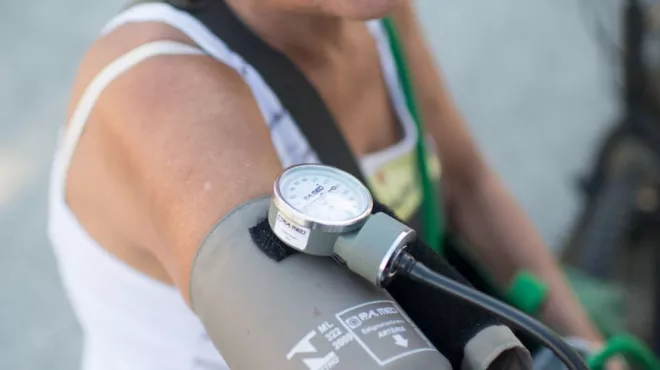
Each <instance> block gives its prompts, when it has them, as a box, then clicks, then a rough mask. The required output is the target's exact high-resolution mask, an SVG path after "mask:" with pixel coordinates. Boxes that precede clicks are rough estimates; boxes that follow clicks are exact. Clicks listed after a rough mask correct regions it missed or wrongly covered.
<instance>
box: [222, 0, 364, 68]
mask: <svg viewBox="0 0 660 370" xmlns="http://www.w3.org/2000/svg"><path fill="white" fill-rule="evenodd" d="M225 1H226V2H227V5H228V6H229V7H230V8H231V9H232V10H233V11H234V12H235V13H236V15H237V16H238V17H239V18H240V19H241V20H242V21H243V22H245V23H246V25H247V26H248V27H249V28H250V29H251V30H252V31H253V32H254V33H255V34H257V35H258V36H259V37H260V38H261V39H262V40H264V41H265V42H266V43H268V44H269V45H270V46H271V47H273V48H275V49H277V50H280V51H281V52H283V53H284V54H286V55H287V56H289V57H290V58H293V59H296V60H299V61H309V62H315V61H316V60H318V59H319V58H323V57H324V56H325V55H327V54H329V53H335V52H337V51H338V50H341V49H343V48H344V47H345V46H346V43H347V42H348V40H350V38H349V31H348V30H349V29H350V28H351V27H350V25H351V23H352V22H350V21H347V20H344V19H341V18H338V17H331V16H324V15H317V14H309V13H302V12H300V13H294V12H291V11H287V10H286V9H281V8H277V7H275V6H272V5H269V4H266V5H264V4H263V3H264V2H263V1H254V0H225ZM353 24H354V22H353Z"/></svg>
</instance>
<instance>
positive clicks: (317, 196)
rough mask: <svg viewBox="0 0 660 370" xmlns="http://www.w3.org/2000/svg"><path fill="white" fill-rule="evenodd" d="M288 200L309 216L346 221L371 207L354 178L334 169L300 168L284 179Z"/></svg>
mask: <svg viewBox="0 0 660 370" xmlns="http://www.w3.org/2000/svg"><path fill="white" fill-rule="evenodd" d="M280 192H281V194H282V197H283V198H284V200H285V201H286V202H287V203H289V205H291V206H292V207H293V208H295V209H296V210H297V211H299V212H301V213H303V214H304V215H306V216H308V217H312V218H315V219H319V220H324V221H344V220H350V219H353V218H355V217H358V216H360V215H361V214H362V213H363V212H364V211H365V210H366V208H367V206H368V202H369V201H368V195H367V194H366V192H365V191H364V190H363V188H362V187H361V186H360V185H359V184H356V183H355V182H354V181H350V180H348V179H344V178H342V176H341V175H338V174H335V173H333V172H330V171H314V170H308V171H300V173H295V172H294V173H291V174H289V175H288V176H284V177H283V178H282V182H281V184H280Z"/></svg>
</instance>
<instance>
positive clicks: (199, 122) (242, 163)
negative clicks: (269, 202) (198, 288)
mask: <svg viewBox="0 0 660 370" xmlns="http://www.w3.org/2000/svg"><path fill="white" fill-rule="evenodd" d="M98 109H100V112H101V113H100V116H101V117H102V122H103V128H104V130H105V133H106V135H105V136H104V140H106V141H107V143H108V147H109V148H112V149H113V150H114V152H115V154H114V157H115V160H116V161H117V163H118V165H117V166H116V167H117V168H119V170H118V172H121V173H118V174H117V175H118V176H122V178H124V179H126V180H125V181H127V182H128V185H129V186H130V188H131V190H132V191H134V192H135V197H134V198H135V199H139V202H140V203H141V204H139V206H140V207H141V208H142V209H144V212H145V214H144V217H146V218H148V219H150V220H151V225H150V226H151V227H153V230H154V231H155V233H157V234H158V235H159V238H160V239H159V242H160V243H156V244H160V245H155V246H152V248H153V249H154V250H153V251H152V252H153V253H155V254H156V256H157V257H158V258H159V259H160V260H161V261H162V262H163V263H164V265H165V267H166V269H167V270H168V272H169V274H170V275H171V277H172V278H173V279H174V281H175V282H176V283H177V285H178V286H179V288H180V289H181V290H182V292H183V294H184V296H185V297H186V298H187V295H188V291H187V289H188V288H187V286H188V278H189V272H190V267H191V264H192V260H193V258H194V255H195V253H196V250H197V248H198V246H199V244H200V243H201V241H202V239H203V238H204V236H205V235H206V234H207V233H208V232H209V231H210V230H211V228H212V226H213V225H214V223H216V222H217V221H218V220H219V219H220V218H221V217H222V216H224V215H225V214H227V213H228V212H229V211H231V210H232V209H233V208H234V207H236V206H237V205H239V204H241V203H243V202H244V201H246V200H248V199H251V198H254V197H257V196H262V195H266V194H268V193H269V192H270V190H271V186H272V183H273V180H274V178H275V177H276V176H277V174H278V173H279V171H280V170H281V167H280V162H279V160H278V157H277V154H276V152H275V150H274V148H273V146H272V144H271V142H270V136H269V130H268V128H267V126H266V124H265V123H264V121H263V118H262V117H261V115H260V111H259V109H258V106H257V105H256V103H255V101H254V99H253V98H252V96H251V93H250V90H249V88H248V87H247V86H246V85H245V84H244V83H243V81H242V80H241V79H240V77H239V76H238V75H237V74H236V73H235V72H234V71H233V70H231V69H229V68H228V67H227V66H224V65H221V64H220V63H218V62H216V61H213V60H211V59H210V58H208V57H200V56H169V57H156V58H152V59H151V60H148V61H145V62H143V63H142V64H141V65H139V66H137V67H135V68H134V69H133V70H131V71H129V72H128V73H127V74H126V75H125V76H123V77H121V78H119V79H118V80H117V81H116V83H113V85H112V86H110V87H109V88H108V90H107V92H106V96H105V98H104V99H103V102H102V103H101V104H100V106H99V108H98Z"/></svg>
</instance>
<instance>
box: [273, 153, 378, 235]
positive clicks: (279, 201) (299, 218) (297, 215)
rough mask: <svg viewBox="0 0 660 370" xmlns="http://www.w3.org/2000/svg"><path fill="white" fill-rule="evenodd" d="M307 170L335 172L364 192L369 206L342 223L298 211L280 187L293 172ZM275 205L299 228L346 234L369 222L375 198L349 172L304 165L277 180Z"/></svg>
mask: <svg viewBox="0 0 660 370" xmlns="http://www.w3.org/2000/svg"><path fill="white" fill-rule="evenodd" d="M306 168H309V169H310V170H322V171H330V172H334V173H335V175H337V176H338V177H342V178H343V179H345V181H346V182H351V183H352V185H353V186H355V187H356V188H357V189H358V190H359V191H361V192H363V193H364V195H365V196H366V199H367V206H366V208H365V209H364V211H363V212H362V213H360V214H359V215H357V216H356V217H353V218H350V219H347V220H341V221H331V220H322V219H319V218H316V217H312V216H308V215H305V214H304V213H302V212H300V211H298V210H297V209H296V208H294V207H293V206H292V205H291V204H289V203H288V202H287V201H286V200H285V199H284V196H283V194H282V192H281V190H280V185H281V181H282V179H283V178H284V177H285V176H286V175H288V174H289V173H291V172H293V171H301V170H304V169H306ZM273 205H274V206H275V207H276V208H277V210H278V211H279V212H280V213H281V214H282V215H283V216H284V217H286V218H288V219H289V220H290V221H292V222H294V223H296V224H297V225H299V226H302V227H305V228H308V229H310V230H318V231H323V232H328V233H345V232H350V231H353V230H356V229H358V228H360V226H362V224H364V222H365V221H366V220H367V218H368V217H369V215H371V212H372V210H373V197H372V196H371V192H369V189H367V187H366V186H365V185H364V184H363V183H362V182H361V181H360V180H358V179H357V178H356V177H355V176H353V175H351V174H350V173H348V172H345V171H342V170H340V169H338V168H336V167H332V166H327V165H323V164H316V163H304V164H298V165H294V166H291V167H289V168H287V169H285V170H284V171H282V173H280V175H279V176H278V177H277V178H276V179H275V182H274V184H273Z"/></svg>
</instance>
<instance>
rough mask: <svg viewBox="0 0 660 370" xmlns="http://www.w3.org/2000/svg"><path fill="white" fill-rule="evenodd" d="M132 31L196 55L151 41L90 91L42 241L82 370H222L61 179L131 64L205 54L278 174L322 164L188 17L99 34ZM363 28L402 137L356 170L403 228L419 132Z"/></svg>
mask: <svg viewBox="0 0 660 370" xmlns="http://www.w3.org/2000/svg"><path fill="white" fill-rule="evenodd" d="M130 22H162V23H165V24H168V25H169V26H171V27H174V28H175V29H178V30H179V31H181V32H183V33H184V34H185V35H186V36H188V37H189V38H190V39H191V40H193V41H194V43H195V44H196V45H197V46H199V48H196V47H192V46H189V45H185V44H181V43H177V42H173V41H156V42H151V43H148V44H145V45H142V46H140V47H138V48H136V49H134V50H132V51H130V52H128V53H127V54H125V55H123V56H121V57H120V58H118V59H116V60H115V61H114V62H112V63H111V64H109V65H108V66H107V67H106V68H104V69H103V70H102V71H101V72H100V73H99V75H97V76H96V78H95V79H94V80H93V81H92V83H91V84H90V85H89V86H88V88H87V89H86V91H85V92H84V93H83V95H82V98H81V100H80V101H79V102H78V106H77V108H76V110H75V111H74V114H73V115H72V117H71V122H70V123H69V125H68V128H67V130H66V131H64V130H63V131H61V134H60V141H59V145H58V150H57V152H56V156H55V159H54V162H53V168H52V173H51V184H50V196H49V221H48V222H49V227H48V229H49V230H48V232H49V237H50V239H51V242H52V244H53V247H54V251H55V255H56V257H57V260H58V264H59V270H60V274H61V277H62V282H63V284H64V286H65V289H66V291H67V294H68V295H69V299H70V301H71V304H72V306H73V309H74V311H75V313H76V315H77V317H78V319H79V321H80V324H81V326H82V329H83V332H84V350H83V360H82V362H83V364H82V369H83V370H120V369H121V370H224V369H228V367H227V365H226V363H225V362H224V361H223V359H222V357H221V355H220V354H219V353H218V351H217V350H216V349H215V348H214V346H213V344H212V343H211V342H210V340H209V339H208V337H207V336H206V333H205V331H204V328H203V327H202V325H201V323H200V322H199V320H198V319H197V317H196V316H195V315H194V313H193V312H192V311H191V310H190V309H189V308H188V306H187V305H186V304H185V302H184V300H183V298H182V297H181V295H180V294H179V292H178V291H177V290H176V289H175V288H174V287H172V286H169V285H166V284H163V283H161V282H159V281H156V280H154V279H152V278H150V277H148V276H146V275H144V274H142V273H140V272H139V271H137V270H134V269H132V268H131V267H130V266H128V265H126V264H124V263H123V262H122V261H120V260H119V259H117V258H116V257H114V256H113V255H112V254H110V253H108V252H107V251H106V250H105V249H103V248H102V247H101V246H100V245H98V244H97V243H96V241H95V240H93V239H92V238H91V237H90V235H89V234H88V233H87V232H86V231H85V229H84V228H83V227H82V226H81V224H80V223H79V222H78V221H77V219H76V217H75V215H74V214H73V213H72V212H71V210H70V209H69V207H68V205H67V204H66V201H65V197H64V194H65V191H64V184H65V180H66V174H67V170H68V167H69V163H70V160H71V157H72V155H73V153H74V151H75V148H76V146H77V143H78V140H79V139H80V136H81V135H82V132H83V130H84V126H85V123H86V122H87V119H88V117H89V114H90V112H91V110H92V108H93V107H94V104H95V102H96V100H97V99H98V97H99V95H100V94H101V93H102V91H103V90H104V88H105V87H106V86H107V85H108V84H110V83H112V81H113V80H114V79H115V78H117V77H118V76H119V75H121V74H122V73H123V72H125V71H126V70H128V69H130V68H131V67H133V66H135V65H136V64H138V63H140V62H142V61H144V60H146V59H148V58H152V57H158V56H164V55H181V54H207V55H210V56H211V57H213V58H215V59H217V60H218V61H219V62H221V63H224V64H226V65H228V66H230V67H231V68H233V69H234V70H236V71H237V72H238V73H239V74H240V75H241V76H242V78H243V79H244V81H245V82H246V83H247V85H248V86H249V87H250V89H251V91H252V94H253V96H254V98H255V100H256V102H257V104H258V106H259V109H260V110H261V113H262V115H263V117H264V120H265V122H266V124H267V125H268V126H269V128H270V132H271V139H272V143H273V145H274V147H275V149H276V150H277V154H278V156H279V159H280V161H281V164H282V166H283V167H288V166H291V165H294V164H298V163H302V162H318V159H317V157H316V155H315V153H314V151H313V150H312V149H311V148H310V147H309V145H308V143H307V141H306V140H305V138H304V136H303V135H302V134H301V132H300V131H299V129H298V127H297V126H296V123H295V122H294V120H293V119H292V118H291V117H290V116H289V115H288V113H287V112H286V110H284V109H283V108H282V106H281V104H280V102H279V100H278V98H277V96H276V95H275V94H274V93H273V91H272V90H271V89H270V88H269V87H268V86H267V85H266V83H265V82H264V81H263V79H262V78H261V76H260V75H259V73H258V72H257V71H256V70H254V68H252V66H250V65H249V64H247V63H246V62H245V61H244V60H243V59H242V58H241V56H240V55H237V54H236V53H234V52H233V51H232V50H230V49H229V48H228V47H227V46H226V44H225V43H223V42H222V40H220V39H218V38H217V37H216V36H214V35H213V34H212V33H211V32H210V31H209V30H208V29H207V28H206V27H205V26H204V25H203V24H201V23H200V22H199V21H197V20H196V19H195V18H194V17H192V16H190V15H189V14H188V13H186V12H183V11H180V10H178V9H176V8H174V7H172V6H170V5H167V4H164V3H148V4H140V5H136V6H133V7H131V8H129V9H127V10H126V11H124V12H123V13H121V14H119V15H118V16H117V17H115V18H114V19H113V20H112V21H111V22H109V24H108V25H107V26H106V27H105V29H104V30H103V32H104V33H108V32H111V31H112V30H114V29H115V28H117V27H118V26H120V25H123V24H127V23H130ZM368 27H369V30H370V31H371V34H372V35H373V37H374V40H375V42H376V44H377V47H378V51H379V54H380V61H381V67H382V70H383V75H384V76H385V79H386V85H387V88H388V90H389V94H390V98H391V102H392V104H393V106H394V108H395V111H396V113H397V116H398V118H399V121H400V122H401V124H402V126H403V132H404V137H403V139H402V140H401V141H399V142H398V143H396V144H395V145H393V146H391V147H389V148H387V149H385V150H382V151H379V152H376V153H371V154H368V155H366V156H363V157H362V158H360V165H361V167H362V169H363V171H364V173H365V175H366V177H367V181H369V182H370V185H371V186H372V188H373V189H374V196H375V197H376V198H377V199H379V200H380V201H381V202H383V203H385V204H387V205H390V206H392V207H393V208H394V211H395V212H396V213H397V214H398V215H399V216H400V217H402V218H404V219H405V218H407V217H409V216H410V215H412V213H413V212H414V210H415V209H416V208H417V207H418V206H419V204H420V202H421V190H420V187H419V184H418V183H417V181H416V178H417V177H416V176H415V168H416V167H415V159H414V153H415V150H414V149H415V143H416V140H417V131H416V128H415V126H414V124H413V121H412V117H411V115H410V113H409V111H408V110H407V108H406V104H405V100H404V95H403V93H402V90H401V86H400V85H399V81H398V78H397V75H396V69H395V65H394V61H393V58H392V55H391V54H390V50H389V44H388V41H387V34H386V33H385V32H384V29H383V28H382V25H381V23H380V22H379V21H370V22H368ZM431 144H432V143H431ZM431 147H432V145H431ZM429 159H431V163H432V173H433V174H434V177H435V178H436V179H437V178H438V177H439V174H440V167H439V163H438V161H437V157H436V156H435V155H434V154H433V153H432V152H431V153H429ZM221 351H222V348H220V352H221ZM255 356H258V353H255Z"/></svg>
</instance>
